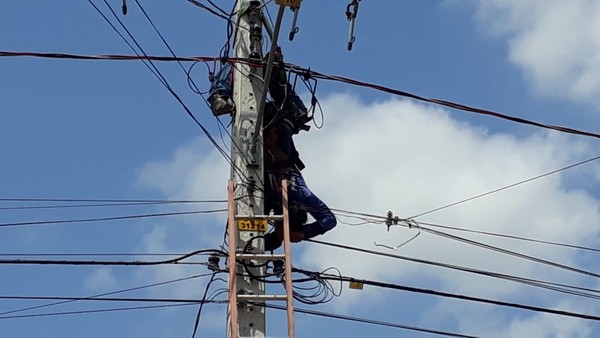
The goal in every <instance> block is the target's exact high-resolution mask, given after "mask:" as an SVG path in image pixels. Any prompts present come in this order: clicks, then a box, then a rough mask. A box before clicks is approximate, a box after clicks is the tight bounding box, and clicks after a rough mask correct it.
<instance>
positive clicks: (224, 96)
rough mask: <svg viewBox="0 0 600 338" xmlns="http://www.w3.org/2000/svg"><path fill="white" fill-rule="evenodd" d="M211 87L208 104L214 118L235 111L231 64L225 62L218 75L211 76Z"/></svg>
mask: <svg viewBox="0 0 600 338" xmlns="http://www.w3.org/2000/svg"><path fill="white" fill-rule="evenodd" d="M210 80H211V86H210V91H209V95H208V102H209V103H210V108H211V110H212V112H213V115H214V116H221V115H225V114H231V113H233V111H234V110H235V104H234V103H233V72H232V69H231V63H229V62H225V63H223V64H222V65H221V69H219V71H218V72H217V74H216V75H212V73H211V76H210Z"/></svg>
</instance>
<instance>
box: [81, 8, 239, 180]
mask: <svg viewBox="0 0 600 338" xmlns="http://www.w3.org/2000/svg"><path fill="white" fill-rule="evenodd" d="M88 2H89V3H90V4H91V5H92V6H93V7H94V9H96V11H97V12H98V13H99V14H100V15H101V16H102V17H103V18H104V19H105V21H107V22H108V23H109V25H110V26H111V27H112V28H113V30H114V31H115V32H116V33H117V34H118V35H119V36H120V37H121V38H122V39H123V40H124V41H125V43H126V44H127V45H128V46H129V47H130V48H131V49H132V50H133V52H134V53H135V54H136V55H138V56H139V53H138V52H137V50H135V48H134V47H133V46H132V45H131V44H130V43H129V41H127V39H126V38H125V37H124V36H123V35H122V34H121V32H119V30H118V29H117V28H116V27H115V26H114V25H113V24H112V22H110V20H109V19H108V18H107V17H106V16H105V15H104V13H102V11H100V9H99V8H98V7H96V5H94V3H93V2H92V0H88ZM104 3H105V4H106V6H107V7H108V8H109V10H110V12H111V13H112V15H113V17H114V18H115V20H116V21H117V22H118V23H119V24H120V26H121V27H122V28H123V29H124V30H125V32H126V33H127V34H128V35H129V37H130V38H131V39H132V41H133V42H134V43H135V44H136V46H137V47H138V48H139V49H140V51H141V54H143V55H144V56H145V57H148V55H147V54H146V52H145V51H144V49H143V48H142V47H141V46H140V45H139V43H138V42H137V41H136V39H135V37H134V36H133V34H131V32H130V31H129V30H128V29H127V27H126V26H125V24H124V23H123V22H122V21H121V19H119V16H118V15H117V14H116V13H115V12H114V10H113V9H112V7H111V6H110V4H109V3H108V2H107V1H106V0H104ZM142 62H143V63H144V65H145V66H146V67H147V68H148V69H149V70H150V71H151V72H152V73H153V74H154V75H155V77H156V78H157V79H158V80H159V81H160V83H161V84H162V85H163V87H165V89H167V91H168V92H169V93H170V94H171V95H172V96H173V98H175V100H176V101H177V102H178V103H179V104H180V105H181V107H182V108H183V109H184V110H185V112H186V113H187V115H188V116H189V117H190V118H191V119H192V120H193V121H194V122H195V123H196V125H197V126H198V127H200V129H201V130H202V132H203V133H204V135H206V137H207V138H208V139H209V141H210V142H211V143H212V144H213V146H214V147H215V148H216V149H217V151H218V152H219V153H221V155H222V156H223V158H224V159H225V160H226V161H227V163H229V164H231V165H232V166H233V170H238V171H239V169H238V168H237V167H236V166H235V165H233V163H232V161H231V157H230V156H229V155H228V154H227V153H226V152H225V151H224V150H223V149H222V148H221V147H220V146H219V144H218V143H217V141H216V140H215V139H214V138H213V137H212V135H211V134H210V132H209V131H208V129H206V127H204V125H203V124H202V123H201V122H200V121H199V120H198V119H197V118H196V116H195V115H194V114H193V113H192V111H191V109H190V108H189V107H188V106H187V105H186V104H185V102H184V101H183V99H182V98H181V97H180V96H179V94H177V92H176V91H175V90H174V89H173V88H172V87H171V86H170V85H169V83H168V81H167V79H166V78H165V77H164V76H163V75H162V73H161V72H160V70H159V69H158V68H157V67H156V65H154V63H153V62H152V60H148V64H149V65H148V64H146V62H145V60H144V59H143V60H142Z"/></svg>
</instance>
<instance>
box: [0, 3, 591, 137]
mask: <svg viewBox="0 0 600 338" xmlns="http://www.w3.org/2000/svg"><path fill="white" fill-rule="evenodd" d="M88 1H90V0H88ZM2 56H32V57H47V58H60V59H82V60H83V59H90V60H91V59H94V60H149V61H150V60H156V61H215V60H224V58H221V57H211V58H206V57H187V58H181V57H178V58H173V57H158V56H148V55H144V56H143V57H142V56H125V55H121V56H118V55H112V56H110V55H104V56H103V55H96V56H90V55H87V56H84V55H77V54H60V53H34V52H7V51H2V52H0V57H2ZM227 60H228V61H231V62H246V63H248V64H252V65H261V64H262V62H256V61H254V62H252V61H251V60H246V59H235V58H227ZM286 69H288V70H289V71H291V72H294V73H297V74H298V75H300V76H309V77H312V78H315V79H323V80H330V81H336V82H342V83H346V84H350V85H353V86H358V87H365V88H371V89H374V90H378V91H382V92H385V93H388V94H393V95H397V96H403V97H406V98H410V99H414V100H417V101H423V102H429V103H433V104H436V105H440V106H444V107H447V108H452V109H456V110H462V111H466V112H470V113H475V114H481V115H487V116H492V117H497V118H501V119H504V120H508V121H512V122H516V123H520V124H526V125H531V126H535V127H539V128H543V129H550V130H555V131H558V132H562V133H567V134H574V135H580V136H587V137H593V138H600V134H598V133H593V132H587V131H583V130H578V129H574V128H569V127H564V126H557V125H550V124H543V123H540V122H535V121H531V120H527V119H524V118H520V117H516V116H510V115H506V114H501V113H497V112H494V111H491V110H486V109H481V108H476V107H471V106H467V105H464V104H461V103H456V102H452V101H447V100H442V99H435V98H426V97H422V96H418V95H416V94H412V93H409V92H406V91H401V90H398V89H393V88H389V87H385V86H381V85H377V84H373V83H369V82H364V81H359V80H354V79H351V78H347V77H343V76H339V75H327V74H323V73H319V72H316V71H314V70H312V69H307V68H302V67H299V66H296V65H291V64H286ZM169 88H170V87H169ZM167 89H168V88H167ZM171 90H172V89H171ZM175 95H176V94H175ZM178 101H179V100H178ZM186 107H187V106H186ZM186 111H187V109H186ZM190 113H191V112H190ZM194 119H195V117H194ZM197 123H199V122H197Z"/></svg>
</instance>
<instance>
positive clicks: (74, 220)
mask: <svg viewBox="0 0 600 338" xmlns="http://www.w3.org/2000/svg"><path fill="white" fill-rule="evenodd" d="M226 211H227V209H213V210H201V211H182V212H165V213H156V214H143V215H127V216H112V217H98V218H79V219H62V220H51V221H30V222H11V223H0V227H13V226H29V225H42V224H66V223H84V222H105V221H119V220H126V219H138V218H152V217H166V216H183V215H198V214H213V213H219V212H226Z"/></svg>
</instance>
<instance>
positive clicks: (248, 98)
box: [228, 0, 302, 338]
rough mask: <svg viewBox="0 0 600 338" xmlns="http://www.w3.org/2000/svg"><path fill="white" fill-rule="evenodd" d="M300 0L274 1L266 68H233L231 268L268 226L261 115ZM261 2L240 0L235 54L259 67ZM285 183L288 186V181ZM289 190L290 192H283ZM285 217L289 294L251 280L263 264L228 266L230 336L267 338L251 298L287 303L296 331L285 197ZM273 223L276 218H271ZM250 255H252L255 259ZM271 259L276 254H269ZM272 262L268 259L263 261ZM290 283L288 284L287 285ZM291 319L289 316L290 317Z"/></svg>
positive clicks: (261, 310) (259, 245) (257, 246)
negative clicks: (273, 292) (287, 13)
mask: <svg viewBox="0 0 600 338" xmlns="http://www.w3.org/2000/svg"><path fill="white" fill-rule="evenodd" d="M301 1H302V0H276V3H277V4H279V5H280V7H279V12H278V14H277V20H276V24H275V27H274V30H273V31H272V32H271V31H270V29H269V28H270V27H267V28H268V31H269V34H272V36H271V50H270V54H269V58H268V60H267V65H266V69H263V68H262V67H256V66H250V65H248V64H246V63H240V62H238V63H236V64H235V65H234V67H233V69H234V71H233V100H234V102H235V107H236V109H235V114H234V122H233V127H232V128H233V131H232V136H233V142H234V144H233V145H232V147H231V151H232V162H233V167H232V168H231V177H232V182H231V183H230V186H229V188H228V189H229V191H230V194H229V195H230V197H229V203H230V212H229V224H228V229H229V240H230V241H229V245H230V247H231V248H233V247H235V249H236V251H235V252H233V251H231V250H230V255H229V264H230V266H231V265H232V264H237V263H236V260H237V259H238V258H239V257H241V256H244V255H243V251H244V249H245V248H246V247H247V244H248V243H249V242H250V241H251V240H252V238H253V237H255V236H257V235H259V234H260V232H264V231H266V230H267V228H268V223H267V217H265V215H264V193H263V190H264V182H263V179H264V175H263V170H264V168H263V140H262V126H261V125H262V114H263V110H264V107H265V100H266V96H267V90H268V88H269V80H270V75H271V70H272V68H273V58H274V54H275V53H274V51H275V48H276V46H277V39H278V35H279V30H280V27H281V21H282V18H283V14H284V10H285V7H286V6H290V7H296V8H297V7H299V5H300V3H301ZM262 8H263V1H262V0H240V1H238V2H237V6H236V13H237V16H236V21H237V27H236V34H235V42H234V53H235V57H236V58H240V59H247V58H249V59H255V60H256V61H257V63H259V62H262V60H263V51H262V46H263V41H262V39H263V31H262V23H263V12H262ZM285 184H286V183H285ZM285 184H284V185H285ZM285 189H287V188H285ZM284 198H285V200H286V202H285V206H284V216H275V217H281V218H280V219H281V220H283V221H284V223H285V226H284V228H285V234H284V237H285V239H284V242H285V247H286V248H285V252H286V255H284V257H281V258H285V257H287V259H286V277H287V278H288V279H289V281H288V283H287V284H286V293H287V295H286V296H265V283H264V282H261V281H259V280H257V279H256V278H253V277H251V276H250V275H249V274H248V273H246V271H245V269H249V270H250V273H251V274H252V275H253V276H264V275H265V266H264V264H259V267H256V268H248V267H241V266H239V265H238V266H237V267H235V268H234V269H231V268H230V275H229V278H230V289H229V296H230V308H229V316H228V337H229V338H238V337H257V338H264V337H266V319H265V307H263V306H256V305H253V304H251V303H250V302H248V301H240V299H249V298H248V297H250V298H253V299H255V300H256V301H257V302H263V303H264V301H266V300H273V299H279V300H287V301H288V335H289V336H290V337H293V336H294V333H293V327H294V325H293V306H292V303H291V301H292V288H291V265H290V264H291V262H290V261H289V257H290V255H289V252H290V248H289V229H288V228H287V227H288V219H287V193H284ZM271 219H273V218H272V217H271ZM251 244H252V247H253V248H254V251H253V252H252V255H254V257H255V258H256V256H261V255H262V256H266V255H263V254H264V245H263V241H262V240H254V241H252V243H251ZM252 255H250V256H252ZM270 257H271V258H273V257H274V256H270ZM264 259H268V257H263V261H264ZM288 284H289V285H288ZM290 317H291V318H290Z"/></svg>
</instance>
